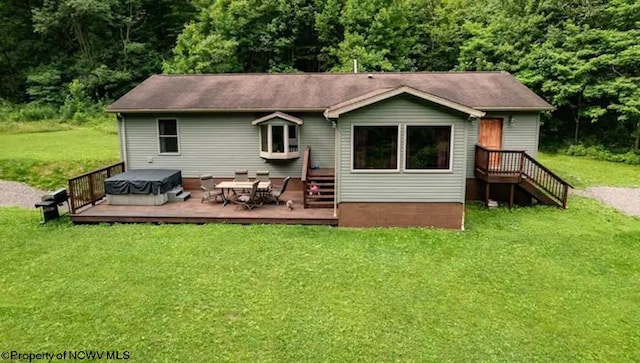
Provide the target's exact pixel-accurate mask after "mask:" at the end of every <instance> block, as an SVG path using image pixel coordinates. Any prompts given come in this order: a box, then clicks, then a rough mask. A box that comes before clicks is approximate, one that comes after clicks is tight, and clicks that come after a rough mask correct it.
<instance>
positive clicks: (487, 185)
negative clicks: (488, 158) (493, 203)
mask: <svg viewBox="0 0 640 363" xmlns="http://www.w3.org/2000/svg"><path fill="white" fill-rule="evenodd" d="M484 185H485V187H484V205H485V207H487V208H489V192H490V190H489V189H490V188H491V184H490V183H489V182H484Z"/></svg>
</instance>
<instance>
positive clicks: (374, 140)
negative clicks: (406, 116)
mask: <svg viewBox="0 0 640 363" xmlns="http://www.w3.org/2000/svg"><path fill="white" fill-rule="evenodd" d="M353 169H354V170H397V169H398V126H354V127H353Z"/></svg>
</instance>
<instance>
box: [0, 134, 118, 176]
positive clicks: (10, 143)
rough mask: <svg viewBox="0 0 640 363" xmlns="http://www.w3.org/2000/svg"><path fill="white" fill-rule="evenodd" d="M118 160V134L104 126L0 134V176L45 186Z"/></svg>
mask: <svg viewBox="0 0 640 363" xmlns="http://www.w3.org/2000/svg"><path fill="white" fill-rule="evenodd" d="M117 160H118V136H117V135H116V134H113V133H111V132H107V131H105V130H101V129H92V128H77V129H73V130H65V131H53V132H35V133H15V134H0V179H6V180H15V181H20V182H24V183H28V184H30V185H32V186H36V187H40V188H43V189H55V188H59V187H64V186H66V180H67V178H69V177H71V176H74V175H77V174H81V173H83V172H86V171H90V170H93V169H95V168H98V167H101V166H104V165H107V164H110V163H113V162H115V161H117Z"/></svg>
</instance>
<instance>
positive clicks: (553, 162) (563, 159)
mask: <svg viewBox="0 0 640 363" xmlns="http://www.w3.org/2000/svg"><path fill="white" fill-rule="evenodd" d="M538 160H540V161H541V162H542V163H543V164H544V165H545V166H546V167H548V168H550V169H551V170H552V171H553V172H555V173H557V174H558V175H560V176H561V177H563V178H565V179H566V180H567V181H568V182H569V183H571V184H572V185H573V186H574V187H576V188H584V187H587V186H596V185H602V186H615V187H629V186H636V187H640V166H638V165H635V166H634V165H626V164H618V163H610V162H607V161H599V160H592V159H587V158H578V157H574V156H567V155H560V154H544V153H540V155H539V156H538Z"/></svg>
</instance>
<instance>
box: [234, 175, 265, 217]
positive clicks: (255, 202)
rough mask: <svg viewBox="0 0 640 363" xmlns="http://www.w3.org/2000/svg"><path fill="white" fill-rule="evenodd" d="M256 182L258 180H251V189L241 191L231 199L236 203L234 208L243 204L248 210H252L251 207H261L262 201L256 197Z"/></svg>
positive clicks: (257, 182)
mask: <svg viewBox="0 0 640 363" xmlns="http://www.w3.org/2000/svg"><path fill="white" fill-rule="evenodd" d="M258 184H260V182H259V181H258V180H256V181H254V182H253V186H252V187H251V191H250V192H249V193H242V194H240V195H239V196H238V197H237V198H236V199H234V200H233V202H234V203H236V209H238V207H239V206H243V207H245V208H247V209H248V210H252V209H253V208H257V207H262V202H261V201H260V200H259V198H258V197H257V195H256V194H257V192H258Z"/></svg>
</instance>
